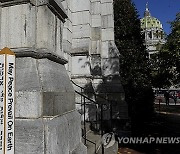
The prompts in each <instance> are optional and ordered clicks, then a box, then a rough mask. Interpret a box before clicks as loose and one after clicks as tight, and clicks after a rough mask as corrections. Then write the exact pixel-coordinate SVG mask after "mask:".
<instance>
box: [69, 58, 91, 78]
mask: <svg viewBox="0 0 180 154" xmlns="http://www.w3.org/2000/svg"><path fill="white" fill-rule="evenodd" d="M72 75H90V65H89V58H88V57H87V56H74V57H72Z"/></svg>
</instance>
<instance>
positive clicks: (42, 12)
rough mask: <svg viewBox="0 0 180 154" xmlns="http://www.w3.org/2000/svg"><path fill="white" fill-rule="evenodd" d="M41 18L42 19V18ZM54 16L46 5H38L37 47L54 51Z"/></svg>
mask: <svg viewBox="0 0 180 154" xmlns="http://www.w3.org/2000/svg"><path fill="white" fill-rule="evenodd" d="M42 19H43V20H42ZM56 20H57V19H56V17H55V15H54V14H52V13H51V10H50V9H49V8H48V7H45V6H40V7H38V12H37V48H47V49H49V50H51V51H55V39H56V37H57V36H56V35H55V32H56V30H57V29H56V27H55V26H56Z"/></svg>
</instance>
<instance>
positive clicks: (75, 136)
mask: <svg viewBox="0 0 180 154" xmlns="http://www.w3.org/2000/svg"><path fill="white" fill-rule="evenodd" d="M0 2H1V4H0V6H1V8H0V11H1V13H0V16H1V17H0V48H1V49H2V48H3V47H5V46H7V47H9V48H11V50H12V51H14V52H15V53H16V57H17V58H16V104H15V116H16V120H15V153H18V154H26V153H27V154H28V153H31V154H45V153H48V154H86V153H87V150H86V147H85V146H84V145H83V144H82V142H81V122H80V115H79V114H78V113H77V111H76V110H75V93H74V90H73V87H72V84H71V82H70V80H69V76H68V74H67V71H66V69H65V67H64V64H66V63H67V60H66V59H65V58H64V53H63V50H62V29H63V22H64V21H65V18H67V15H66V13H65V11H64V8H63V7H62V4H61V1H60V0H0Z"/></svg>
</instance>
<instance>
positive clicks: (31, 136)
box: [15, 119, 45, 154]
mask: <svg viewBox="0 0 180 154" xmlns="http://www.w3.org/2000/svg"><path fill="white" fill-rule="evenodd" d="M15 132H16V133H15V139H16V141H15V147H16V148H15V153H18V154H30V153H31V154H37V153H38V154H44V153H45V151H44V150H45V139H44V136H45V134H44V125H43V121H42V120H41V119H16V121H15Z"/></svg>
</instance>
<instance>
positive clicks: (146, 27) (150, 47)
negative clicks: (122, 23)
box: [141, 4, 165, 58]
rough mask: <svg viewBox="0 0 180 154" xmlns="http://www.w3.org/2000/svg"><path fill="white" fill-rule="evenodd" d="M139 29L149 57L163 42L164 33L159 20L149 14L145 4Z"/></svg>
mask: <svg viewBox="0 0 180 154" xmlns="http://www.w3.org/2000/svg"><path fill="white" fill-rule="evenodd" d="M141 29H142V33H143V35H144V38H145V46H146V50H147V51H148V53H149V58H150V57H151V56H152V55H153V54H154V53H157V52H158V50H159V48H160V47H161V45H163V44H164V43H165V34H164V31H163V26H162V24H161V22H160V21H159V20H158V19H157V18H155V17H153V16H151V13H150V11H149V8H148V5H147V4H146V10H145V12H144V17H143V18H142V19H141Z"/></svg>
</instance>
